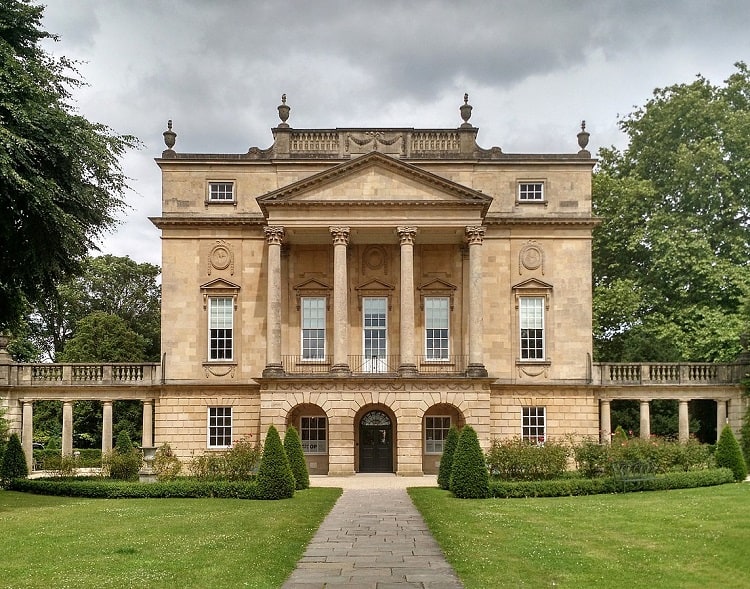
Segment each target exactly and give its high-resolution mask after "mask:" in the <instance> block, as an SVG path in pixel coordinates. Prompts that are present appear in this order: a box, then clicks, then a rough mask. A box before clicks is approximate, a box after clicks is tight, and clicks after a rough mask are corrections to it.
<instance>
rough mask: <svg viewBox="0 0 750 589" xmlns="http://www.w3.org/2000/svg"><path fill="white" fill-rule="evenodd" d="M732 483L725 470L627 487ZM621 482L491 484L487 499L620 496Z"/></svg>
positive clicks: (670, 475)
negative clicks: (605, 494)
mask: <svg viewBox="0 0 750 589" xmlns="http://www.w3.org/2000/svg"><path fill="white" fill-rule="evenodd" d="M733 481H734V474H733V473H732V471H731V470H730V469H728V468H712V469H706V470H691V471H687V472H668V473H665V474H659V475H656V477H654V478H653V479H652V480H649V481H639V482H638V483H632V484H630V485H629V487H628V490H629V491H666V490H668V489H690V488H694V487H712V486H715V485H724V484H726V483H731V482H733ZM621 492H622V482H621V481H619V480H617V479H615V478H612V477H599V478H595V479H585V478H566V479H558V480H553V481H518V482H510V481H491V482H490V497H497V498H502V499H509V498H525V497H571V496H576V495H598V494H602V493H621Z"/></svg>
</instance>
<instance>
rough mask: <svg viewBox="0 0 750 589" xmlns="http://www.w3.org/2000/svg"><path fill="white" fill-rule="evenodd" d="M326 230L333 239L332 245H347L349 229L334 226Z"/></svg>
mask: <svg viewBox="0 0 750 589" xmlns="http://www.w3.org/2000/svg"><path fill="white" fill-rule="evenodd" d="M328 230H329V231H330V232H331V237H333V245H349V227H345V226H336V227H329V228H328Z"/></svg>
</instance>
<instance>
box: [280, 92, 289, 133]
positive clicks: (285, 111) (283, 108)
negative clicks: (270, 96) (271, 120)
mask: <svg viewBox="0 0 750 589" xmlns="http://www.w3.org/2000/svg"><path fill="white" fill-rule="evenodd" d="M277 108H278V110H279V118H280V119H281V123H279V127H288V126H289V125H288V124H287V122H286V121H287V119H288V118H289V111H290V110H292V109H291V108H289V106H287V104H286V94H282V95H281V104H280V105H279V106H278V107H277Z"/></svg>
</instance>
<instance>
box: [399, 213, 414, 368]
mask: <svg viewBox="0 0 750 589" xmlns="http://www.w3.org/2000/svg"><path fill="white" fill-rule="evenodd" d="M396 232H397V233H398V237H399V240H400V242H401V309H400V311H401V317H400V325H401V329H400V332H399V342H400V346H401V348H400V350H401V362H400V363H399V368H398V372H399V374H400V375H401V376H414V375H416V374H417V365H416V362H415V358H414V238H415V237H416V236H417V228H416V227H397V228H396Z"/></svg>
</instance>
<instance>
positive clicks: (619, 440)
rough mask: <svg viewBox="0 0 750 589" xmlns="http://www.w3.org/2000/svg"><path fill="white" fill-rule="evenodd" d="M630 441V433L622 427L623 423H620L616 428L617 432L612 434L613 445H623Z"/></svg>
mask: <svg viewBox="0 0 750 589" xmlns="http://www.w3.org/2000/svg"><path fill="white" fill-rule="evenodd" d="M627 442H628V434H626V433H625V430H624V429H622V426H621V425H618V426H617V427H616V428H615V433H614V435H613V436H612V445H613V446H622V445H623V444H627Z"/></svg>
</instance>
